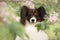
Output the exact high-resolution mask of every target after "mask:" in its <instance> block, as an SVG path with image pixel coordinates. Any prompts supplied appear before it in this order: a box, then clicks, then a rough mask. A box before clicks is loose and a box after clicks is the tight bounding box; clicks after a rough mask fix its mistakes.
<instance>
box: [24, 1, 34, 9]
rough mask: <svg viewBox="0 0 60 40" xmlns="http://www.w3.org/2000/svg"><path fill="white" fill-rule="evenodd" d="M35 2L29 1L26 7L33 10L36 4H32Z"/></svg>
mask: <svg viewBox="0 0 60 40" xmlns="http://www.w3.org/2000/svg"><path fill="white" fill-rule="evenodd" d="M32 1H33V0H28V1H26V2H25V5H26V6H28V7H29V8H31V9H34V3H32Z"/></svg>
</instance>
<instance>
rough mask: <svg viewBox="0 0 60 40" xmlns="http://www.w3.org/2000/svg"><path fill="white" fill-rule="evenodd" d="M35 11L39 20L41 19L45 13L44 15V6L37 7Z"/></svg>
mask: <svg viewBox="0 0 60 40" xmlns="http://www.w3.org/2000/svg"><path fill="white" fill-rule="evenodd" d="M37 12H38V15H39V17H40V18H41V21H43V20H44V17H45V15H46V11H45V8H44V7H43V6H41V7H39V8H38V9H37Z"/></svg>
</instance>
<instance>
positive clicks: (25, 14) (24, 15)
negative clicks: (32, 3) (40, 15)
mask: <svg viewBox="0 0 60 40" xmlns="http://www.w3.org/2000/svg"><path fill="white" fill-rule="evenodd" d="M27 13H28V8H27V7H26V6H23V7H22V8H21V23H22V24H23V25H25V20H26V16H27Z"/></svg>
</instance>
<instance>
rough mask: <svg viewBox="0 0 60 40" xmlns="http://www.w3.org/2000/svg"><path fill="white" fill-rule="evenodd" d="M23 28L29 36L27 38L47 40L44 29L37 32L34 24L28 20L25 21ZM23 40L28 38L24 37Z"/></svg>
mask: <svg viewBox="0 0 60 40" xmlns="http://www.w3.org/2000/svg"><path fill="white" fill-rule="evenodd" d="M25 30H26V33H27V34H28V36H29V38H30V39H29V40H48V35H47V33H46V32H45V31H44V30H40V31H39V32H38V31H37V28H36V27H35V24H30V23H29V22H28V21H26V25H25ZM17 38H18V37H17ZM17 38H16V39H17ZM17 40H18V39H17ZM25 40H28V39H25Z"/></svg>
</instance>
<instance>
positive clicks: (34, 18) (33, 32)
mask: <svg viewBox="0 0 60 40" xmlns="http://www.w3.org/2000/svg"><path fill="white" fill-rule="evenodd" d="M45 15H46V11H45V8H44V7H43V6H40V7H39V8H35V9H31V8H29V7H27V6H23V7H22V8H21V20H20V21H21V24H23V25H24V26H25V31H26V33H27V34H28V36H29V40H48V35H47V33H46V32H45V31H44V30H40V31H39V32H38V31H37V28H36V27H35V25H36V24H37V23H40V22H42V21H44V20H45V19H44V17H45ZM25 40H28V39H25Z"/></svg>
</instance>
